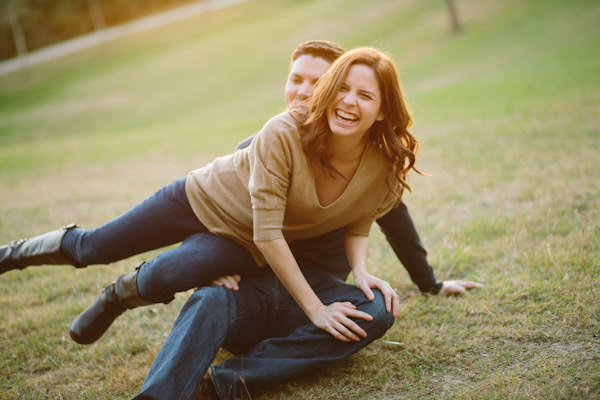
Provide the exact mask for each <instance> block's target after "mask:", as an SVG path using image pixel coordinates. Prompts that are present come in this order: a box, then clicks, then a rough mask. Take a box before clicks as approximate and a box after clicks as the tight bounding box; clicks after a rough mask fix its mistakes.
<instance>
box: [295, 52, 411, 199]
mask: <svg viewBox="0 0 600 400" xmlns="http://www.w3.org/2000/svg"><path fill="white" fill-rule="evenodd" d="M356 64H359V65H365V66H367V67H370V68H371V69H372V70H373V72H375V77H376V78H377V81H378V82H379V91H380V92H381V111H382V112H383V115H384V118H383V120H381V121H375V123H374V124H373V125H372V126H371V128H370V129H369V130H368V132H367V133H366V134H365V138H366V139H367V140H368V141H369V142H371V143H372V144H373V145H375V146H376V148H378V149H379V151H380V152H381V153H382V154H383V155H384V156H385V158H386V159H387V160H388V161H389V164H390V174H389V176H388V186H389V187H390V189H391V190H392V191H393V192H394V193H396V194H397V195H398V196H400V195H401V194H402V191H403V189H404V188H406V189H408V190H410V186H409V185H408V183H407V182H406V174H407V173H408V171H409V170H410V169H415V171H417V172H419V171H418V170H417V169H416V168H415V167H414V164H415V154H416V152H417V148H418V141H417V140H416V138H415V137H414V136H413V135H412V134H411V133H410V132H409V131H408V128H409V127H410V126H411V124H412V118H411V116H410V114H409V112H408V107H407V105H406V102H405V101H404V97H403V95H402V90H401V87H400V79H399V77H398V72H397V70H396V65H395V64H394V62H393V61H392V59H391V58H390V57H389V56H388V55H386V54H385V53H383V52H381V51H380V50H377V49H375V48H372V47H359V48H356V49H353V50H350V51H348V52H346V53H345V54H343V55H342V56H340V57H339V58H338V59H337V60H336V61H335V62H334V64H333V65H332V66H331V68H330V69H329V70H328V71H327V72H326V73H325V75H323V76H322V77H321V79H319V81H318V82H317V85H316V86H315V90H314V92H313V95H312V99H311V102H310V110H309V113H308V115H302V114H303V110H301V109H296V110H295V111H294V112H293V114H294V115H295V116H296V118H297V119H298V120H299V121H303V120H304V121H305V122H304V124H303V125H302V129H301V132H302V146H303V150H304V152H305V154H306V156H307V157H308V159H309V160H310V162H311V163H312V164H313V165H314V166H315V167H316V168H318V169H321V170H323V171H325V172H328V173H330V174H336V175H337V174H339V172H338V171H337V170H336V169H335V168H334V167H333V165H332V164H331V162H330V160H329V158H328V157H327V154H326V150H327V144H328V143H327V142H328V138H329V136H330V134H331V130H330V128H329V124H328V121H327V108H328V107H329V106H330V105H331V104H333V102H334V101H335V99H336V96H337V94H338V92H339V91H340V89H341V88H342V85H343V84H344V81H345V80H346V77H347V76H348V72H349V70H350V68H351V67H352V66H353V65H356ZM340 175H341V174H340ZM397 183H400V185H401V187H402V188H401V189H399V190H398V189H396V188H397Z"/></svg>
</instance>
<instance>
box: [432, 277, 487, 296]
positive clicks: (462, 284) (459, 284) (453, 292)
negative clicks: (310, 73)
mask: <svg viewBox="0 0 600 400" xmlns="http://www.w3.org/2000/svg"><path fill="white" fill-rule="evenodd" d="M481 287H483V285H482V284H481V283H477V282H470V281H460V280H458V281H444V282H443V284H442V288H441V289H440V292H439V293H438V294H442V295H444V296H462V295H464V294H466V293H467V290H471V289H477V288H481Z"/></svg>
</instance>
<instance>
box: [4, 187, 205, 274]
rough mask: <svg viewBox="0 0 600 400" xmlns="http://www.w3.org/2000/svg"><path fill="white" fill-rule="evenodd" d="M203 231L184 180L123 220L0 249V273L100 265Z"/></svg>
mask: <svg viewBox="0 0 600 400" xmlns="http://www.w3.org/2000/svg"><path fill="white" fill-rule="evenodd" d="M203 231H206V228H205V227H204V226H203V225H202V223H200V221H198V218H196V216H195V214H194V212H193V211H192V209H191V207H190V205H189V202H188V200H187V196H186V194H185V178H181V179H178V180H176V181H175V182H173V183H172V184H170V185H168V186H165V187H163V188H161V189H160V190H158V191H157V192H156V193H155V194H154V195H152V196H150V197H148V198H147V199H146V200H144V201H143V202H141V203H140V204H138V205H137V206H135V207H134V208H132V209H131V210H129V211H127V212H126V213H124V214H123V215H121V216H119V217H117V218H115V219H113V220H112V221H109V222H107V223H106V224H104V225H102V226H100V227H98V228H96V229H92V230H89V231H88V230H85V229H80V228H77V227H75V226H74V225H73V224H71V225H69V226H66V227H63V228H61V229H58V230H55V231H52V232H48V233H45V234H42V235H38V236H35V237H31V238H29V239H22V240H18V241H13V242H11V243H9V244H8V245H5V246H0V274H2V273H4V272H7V271H11V270H13V269H23V268H26V267H27V266H30V265H43V264H70V265H74V266H76V267H78V268H82V267H85V266H87V265H90V264H106V263H110V262H113V261H117V260H121V259H124V258H127V257H130V256H132V255H135V254H139V253H142V252H145V251H148V250H153V249H157V248H160V247H163V246H166V245H170V244H173V243H177V242H180V241H182V240H183V239H184V238H185V237H187V236H188V235H190V234H193V233H196V232H203Z"/></svg>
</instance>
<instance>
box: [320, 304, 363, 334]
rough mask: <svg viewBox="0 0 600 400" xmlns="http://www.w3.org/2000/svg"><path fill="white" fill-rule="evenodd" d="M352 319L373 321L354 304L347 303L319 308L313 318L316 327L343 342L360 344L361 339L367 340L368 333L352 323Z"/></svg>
mask: <svg viewBox="0 0 600 400" xmlns="http://www.w3.org/2000/svg"><path fill="white" fill-rule="evenodd" d="M350 317H353V318H362V319H364V320H366V321H371V320H372V319H373V317H371V316H370V315H369V314H367V313H366V312H363V311H360V310H358V309H357V308H356V306H355V305H354V304H352V303H350V302H348V301H346V302H343V303H332V304H329V305H327V306H325V305H323V306H321V307H319V309H318V310H317V311H316V312H315V314H314V316H313V318H312V322H313V324H315V326H317V327H318V328H321V329H323V330H325V331H326V332H328V333H329V334H330V335H331V336H333V337H334V338H336V339H338V340H341V341H342V342H350V341H355V342H358V341H360V338H361V337H362V338H366V337H367V332H365V331H364V330H363V329H362V328H361V327H360V326H358V324H357V323H356V322H354V321H352V320H351V319H350Z"/></svg>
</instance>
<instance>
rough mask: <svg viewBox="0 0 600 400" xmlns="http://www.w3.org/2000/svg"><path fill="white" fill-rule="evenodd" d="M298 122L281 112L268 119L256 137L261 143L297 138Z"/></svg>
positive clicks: (286, 113) (288, 114)
mask: <svg viewBox="0 0 600 400" xmlns="http://www.w3.org/2000/svg"><path fill="white" fill-rule="evenodd" d="M299 135H300V133H299V122H298V121H297V120H296V119H295V118H294V116H292V115H291V114H290V113H289V112H287V111H286V112H282V113H280V114H277V115H275V116H274V117H272V118H271V119H269V120H268V121H267V122H266V123H265V125H264V126H263V128H262V129H261V131H260V132H259V134H258V136H257V137H259V138H260V139H261V140H262V141H263V142H264V141H266V142H271V141H281V140H283V141H286V142H287V141H290V140H298V138H299Z"/></svg>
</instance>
